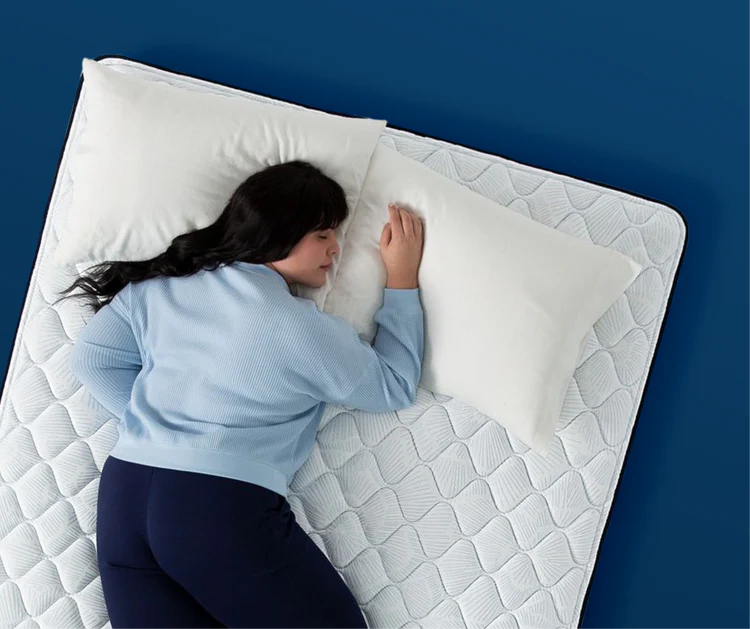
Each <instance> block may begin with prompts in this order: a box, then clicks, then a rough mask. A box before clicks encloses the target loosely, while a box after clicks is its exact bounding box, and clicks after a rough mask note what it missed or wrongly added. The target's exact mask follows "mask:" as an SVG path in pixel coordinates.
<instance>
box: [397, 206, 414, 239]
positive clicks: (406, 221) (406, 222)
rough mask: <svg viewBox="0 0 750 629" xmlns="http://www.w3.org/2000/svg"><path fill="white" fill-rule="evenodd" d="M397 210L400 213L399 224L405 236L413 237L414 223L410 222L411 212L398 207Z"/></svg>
mask: <svg viewBox="0 0 750 629" xmlns="http://www.w3.org/2000/svg"><path fill="white" fill-rule="evenodd" d="M399 212H400V213H401V225H402V227H403V229H404V235H405V236H406V237H407V238H413V237H414V224H413V223H412V216H411V213H410V212H409V211H408V210H405V209H404V208H399Z"/></svg>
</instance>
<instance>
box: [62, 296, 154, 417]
mask: <svg viewBox="0 0 750 629" xmlns="http://www.w3.org/2000/svg"><path fill="white" fill-rule="evenodd" d="M129 291H130V285H128V286H126V287H125V288H124V289H123V290H122V291H120V292H119V293H118V294H117V295H116V296H115V298H114V299H113V300H112V301H111V302H110V303H109V304H107V305H106V306H104V307H103V308H102V309H101V310H99V311H98V312H97V313H96V314H95V315H94V316H93V317H92V318H91V320H90V321H89V323H88V324H87V325H86V327H85V328H84V329H83V331H82V332H81V335H80V336H79V337H78V341H77V342H76V345H75V347H74V348H73V352H72V354H71V356H70V363H69V364H70V368H71V370H72V371H73V373H74V374H75V375H76V377H77V378H78V379H79V380H80V381H81V383H83V385H84V386H85V387H86V388H87V389H88V390H89V392H90V393H91V395H93V396H94V398H95V399H96V400H97V401H98V402H99V403H100V404H101V405H102V406H103V407H104V408H106V409H107V410H108V411H109V412H110V413H112V414H114V415H115V416H117V417H118V418H120V419H122V415H123V413H124V411H125V408H126V407H127V405H128V404H129V403H130V396H131V393H132V391H133V383H134V382H135V379H136V377H137V376H138V373H139V372H140V370H141V354H140V351H139V349H138V344H137V342H136V339H135V335H134V334H133V329H132V326H131V323H130V308H129V307H128V304H129V297H130V292H129Z"/></svg>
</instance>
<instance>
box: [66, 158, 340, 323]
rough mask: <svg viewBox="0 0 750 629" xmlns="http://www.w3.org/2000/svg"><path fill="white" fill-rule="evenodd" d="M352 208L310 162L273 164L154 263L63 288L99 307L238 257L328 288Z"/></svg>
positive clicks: (107, 268)
mask: <svg viewBox="0 0 750 629" xmlns="http://www.w3.org/2000/svg"><path fill="white" fill-rule="evenodd" d="M347 212H348V207H347V204H346V195H345V194H344V190H343V189H342V188H341V186H340V185H339V184H338V183H337V182H336V181H334V180H333V179H331V178H330V177H327V176H326V175H324V174H323V173H322V172H321V171H320V170H319V169H318V168H316V167H315V166H313V165H312V164H310V163H309V162H304V161H299V160H296V161H291V162H284V163H282V164H277V165H274V166H269V167H267V168H265V169H264V170H261V171H259V172H256V173H254V174H253V175H251V176H250V177H248V178H247V179H246V180H245V181H244V182H243V183H242V184H240V185H239V186H238V187H237V189H236V190H235V191H234V193H233V194H232V196H231V197H230V199H229V201H228V203H227V204H226V206H225V207H224V210H223V212H222V213H221V215H220V216H219V217H218V218H217V219H216V221H214V222H213V223H212V224H211V225H208V226H207V227H204V228H202V229H197V230H194V231H192V232H188V233H186V234H182V235H180V236H177V237H176V238H175V239H174V240H173V241H172V243H171V245H170V246H169V248H168V249H167V250H166V251H165V252H164V253H162V254H160V255H158V256H156V257H155V258H152V259H151V260H144V261H139V262H117V261H112V262H105V263H102V264H99V265H97V266H95V267H93V268H92V269H90V270H89V272H88V273H87V274H85V275H83V276H82V277H79V278H78V279H76V281H75V282H73V284H72V285H71V286H70V287H69V288H68V289H66V290H65V291H63V292H64V293H70V292H71V291H73V290H75V289H76V288H79V289H81V291H83V294H84V296H87V297H88V298H89V303H90V304H91V305H92V307H93V308H94V310H98V309H99V308H101V307H102V306H103V305H105V304H106V303H109V301H111V299H112V298H113V297H114V296H115V295H116V294H117V293H118V292H119V291H120V290H121V289H122V288H124V287H125V286H126V285H127V284H128V283H130V282H139V281H142V280H145V279H149V278H152V277H159V276H173V277H175V276H185V275H191V274H193V273H196V272H197V271H200V270H202V269H207V270H213V269H215V268H217V267H218V266H220V265H222V264H229V263H232V262H250V263H252V264H267V265H268V266H271V267H272V268H274V269H275V270H276V271H278V272H279V273H280V274H281V275H282V276H283V277H284V279H286V281H287V282H288V283H290V284H291V283H299V284H304V285H307V286H312V287H318V286H322V285H323V284H324V282H325V276H326V273H327V269H325V268H322V267H324V265H327V264H329V263H331V262H332V260H333V256H335V255H336V254H337V253H338V252H339V248H338V242H337V240H336V235H335V231H334V230H335V229H336V228H337V227H338V226H339V225H340V224H341V223H342V222H343V221H344V219H345V218H346V216H347Z"/></svg>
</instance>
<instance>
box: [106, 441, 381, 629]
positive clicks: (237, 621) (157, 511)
mask: <svg viewBox="0 0 750 629" xmlns="http://www.w3.org/2000/svg"><path fill="white" fill-rule="evenodd" d="M97 560H98V563H99V571H100V573H101V579H102V588H103V590H104V600H105V603H106V606H107V611H108V612H109V617H110V621H111V623H112V627H114V628H117V627H360V628H366V627H367V623H366V622H365V618H364V616H363V614H362V612H361V611H360V608H359V605H358V604H357V600H356V599H355V598H354V595H353V594H352V592H351V591H350V590H349V588H348V587H347V585H346V583H345V582H344V580H343V579H342V578H341V576H340V575H339V573H338V572H337V571H336V569H335V568H334V567H333V565H331V563H330V562H329V561H328V558H327V557H326V556H325V555H324V554H323V552H322V551H321V550H320V549H319V548H318V547H317V546H316V545H315V543H314V542H313V541H312V539H310V537H309V535H307V533H305V532H304V530H303V529H302V528H301V527H300V525H299V524H298V523H297V521H296V519H295V517H294V512H293V511H292V510H291V507H290V506H289V503H288V502H287V500H286V498H284V496H282V495H280V494H278V493H276V492H274V491H271V490H270V489H266V488H265V487H261V486H259V485H255V484H252V483H246V482H243V481H238V480H234V479H231V478H224V477H220V476H212V475H209V474H199V473H195V472H183V471H179V470H169V469H164V468H158V467H151V466H148V465H140V464H137V463H130V462H128V461H122V460H120V459H117V458H115V457H113V456H110V457H108V458H107V460H106V461H105V464H104V469H103V470H102V476H101V480H100V485H99V503H98V506H97Z"/></svg>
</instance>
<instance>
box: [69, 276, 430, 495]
mask: <svg viewBox="0 0 750 629" xmlns="http://www.w3.org/2000/svg"><path fill="white" fill-rule="evenodd" d="M376 321H377V322H378V323H379V324H380V328H381V329H380V330H379V332H378V337H376V340H375V343H374V348H373V347H372V346H370V345H369V344H368V343H365V342H363V341H361V340H360V339H359V337H358V336H357V335H356V333H355V332H354V329H353V328H351V326H349V325H348V324H347V323H346V322H344V321H343V320H342V319H339V318H337V317H332V316H330V315H327V314H325V313H321V312H320V311H318V310H317V308H316V307H315V304H314V302H312V301H310V300H308V299H302V298H298V297H295V296H294V295H292V294H291V292H290V289H289V285H288V284H287V282H286V281H285V279H284V278H283V277H282V276H281V275H280V274H279V273H277V272H276V271H275V270H273V269H271V268H269V267H268V266H265V265H263V264H249V263H244V262H235V263H233V264H230V265H224V266H220V267H219V268H217V269H215V270H212V271H205V270H204V271H200V272H198V273H196V274H193V275H190V276H186V277H158V278H152V279H149V280H146V281H143V282H139V283H137V284H129V285H128V286H127V287H126V288H125V289H123V290H122V291H121V292H120V293H118V294H117V296H116V297H115V298H114V300H113V301H112V303H110V304H109V305H108V306H105V307H104V308H102V310H101V311H99V312H98V313H97V315H96V316H95V317H94V318H93V319H92V320H91V322H90V323H89V325H88V326H87V327H86V328H85V329H84V332H83V333H82V336H81V338H80V339H79V342H78V343H77V345H76V348H75V351H74V353H73V356H72V366H73V369H74V371H75V373H76V375H77V376H78V377H79V378H80V379H81V381H82V382H84V384H86V385H87V386H88V388H89V389H90V390H91V391H92V393H93V394H94V396H95V397H96V398H97V399H98V400H99V401H100V402H101V403H102V404H104V405H105V406H106V407H107V408H108V409H109V410H110V411H112V412H113V413H115V414H116V415H117V416H119V417H121V419H122V421H121V423H120V425H119V432H120V436H119V440H118V442H117V444H116V446H115V447H114V449H113V450H112V452H111V454H112V456H115V457H118V458H120V459H123V460H127V461H131V462H134V463H142V464H147V465H155V466H163V467H169V468H172V469H183V470H189V471H198V472H204V473H209V474H216V475H220V476H227V477H230V478H236V479H238V480H245V481H249V482H253V483H256V484H259V485H262V486H265V487H267V488H269V489H272V490H274V491H276V492H278V493H280V494H282V495H286V494H287V488H288V484H289V482H291V478H292V477H293V475H294V473H295V472H296V470H297V469H298V468H299V467H300V466H301V465H302V463H304V461H305V459H306V458H307V457H308V456H309V452H310V449H311V448H312V445H313V441H314V439H315V434H316V432H317V427H318V424H319V421H320V416H321V412H322V408H323V404H322V403H323V402H332V403H340V404H344V405H349V406H355V407H358V408H365V409H368V410H372V411H386V410H395V409H399V408H403V407H405V406H408V405H409V404H411V403H412V402H413V400H414V396H415V394H416V387H417V384H418V382H419V377H420V374H421V360H422V354H423V313H422V308H421V305H420V301H419V295H418V289H413V290H389V289H386V290H385V294H384V304H383V308H382V309H381V310H380V311H379V312H378V314H377V315H376ZM376 350H377V351H376ZM102 364H107V365H109V366H110V367H111V369H112V370H114V371H112V372H110V376H112V375H113V374H116V376H117V377H116V379H113V378H112V377H110V378H109V379H107V380H106V382H105V381H102V382H101V385H100V386H97V384H98V383H97V380H98V379H99V378H98V377H97V373H100V370H101V366H102ZM93 365H96V366H97V369H92V368H91V367H92V366H93ZM97 370H98V371H97ZM113 382H114V383H115V384H114V385H113Z"/></svg>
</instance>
